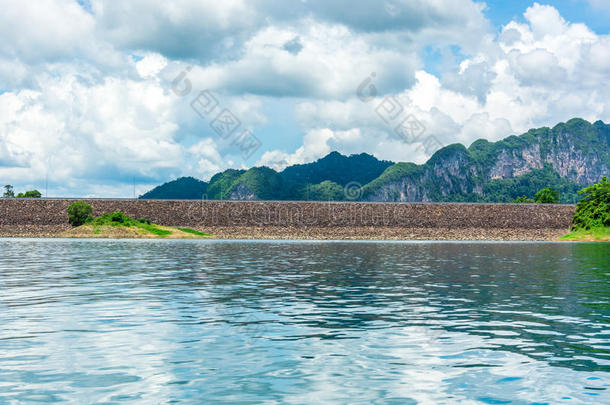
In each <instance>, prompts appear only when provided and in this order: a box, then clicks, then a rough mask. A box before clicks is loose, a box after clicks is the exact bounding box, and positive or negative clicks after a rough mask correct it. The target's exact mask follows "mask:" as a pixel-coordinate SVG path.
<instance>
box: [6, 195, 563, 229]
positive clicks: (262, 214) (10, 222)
mask: <svg viewBox="0 0 610 405" xmlns="http://www.w3.org/2000/svg"><path fill="white" fill-rule="evenodd" d="M74 201H76V200H69V199H0V228H1V229H7V228H10V227H14V226H58V227H66V226H67V225H68V217H67V208H68V206H69V205H70V204H71V203H72V202H74ZM80 201H85V202H87V203H89V204H91V205H92V206H93V208H94V215H100V214H102V213H106V212H113V211H123V212H125V213H126V214H127V215H129V216H132V217H134V218H136V219H137V218H141V217H145V218H148V219H150V220H151V221H153V222H155V223H158V224H161V225H167V226H185V227H198V228H205V227H213V228H216V227H241V228H243V227H257V228H260V227H276V228H278V227H282V228H291V229H298V228H347V227H356V228H363V227H383V228H384V229H387V228H409V229H418V228H439V229H465V228H479V229H532V230H535V229H547V230H548V229H551V230H567V229H568V228H569V227H570V221H571V218H572V215H573V214H574V211H575V206H573V205H561V204H557V205H555V204H549V205H543V204H469V203H442V204H437V203H364V202H288V201H196V200H195V201H185V200H86V199H85V200H80Z"/></svg>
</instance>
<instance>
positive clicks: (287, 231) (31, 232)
mask: <svg viewBox="0 0 610 405" xmlns="http://www.w3.org/2000/svg"><path fill="white" fill-rule="evenodd" d="M70 229H72V227H71V226H70V225H67V224H65V225H0V237H15V238H65V237H66V231H69V230H70ZM193 229H195V230H197V231H200V232H206V233H209V234H211V236H210V237H208V238H207V239H285V240H288V239H292V240H307V239H308V240H464V241H468V240H472V241H557V240H558V239H559V238H560V237H561V236H563V235H565V234H567V233H568V232H569V229H567V228H566V229H563V228H559V229H558V228H542V229H531V228H479V227H469V228H444V227H436V228H410V227H388V226H352V227H290V226H193ZM89 238H92V239H94V238H107V237H105V236H103V235H100V236H97V235H96V236H89ZM125 239H132V237H128V236H126V237H125ZM161 239H163V238H161Z"/></svg>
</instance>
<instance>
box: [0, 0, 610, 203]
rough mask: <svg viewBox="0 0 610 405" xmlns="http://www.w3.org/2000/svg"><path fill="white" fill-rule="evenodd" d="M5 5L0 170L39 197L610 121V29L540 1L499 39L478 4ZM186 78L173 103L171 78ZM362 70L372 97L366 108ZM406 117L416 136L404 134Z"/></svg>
mask: <svg viewBox="0 0 610 405" xmlns="http://www.w3.org/2000/svg"><path fill="white" fill-rule="evenodd" d="M590 3H591V4H592V5H594V6H597V7H603V4H605V3H603V2H596V1H595V0H590ZM602 3H603V4H602ZM5 4H6V7H4V11H3V13H2V14H0V34H2V37H3V39H4V41H3V42H2V44H0V177H1V178H2V179H3V181H5V182H9V183H12V184H15V185H17V186H19V185H20V184H21V185H23V187H25V185H28V187H29V186H30V185H33V186H36V184H38V185H40V183H41V181H42V180H41V179H44V178H45V177H47V176H48V177H49V181H50V182H51V184H50V188H51V189H52V190H54V192H52V193H51V194H53V193H54V194H55V195H57V194H58V193H64V194H69V195H100V194H104V193H110V194H107V195H112V194H113V195H131V192H132V190H131V189H132V182H133V181H134V180H135V181H136V182H137V183H138V184H139V186H138V187H141V188H139V189H138V192H139V193H140V192H144V191H146V190H145V189H142V187H148V186H151V185H154V184H156V183H159V182H161V181H166V180H170V179H172V178H175V177H177V176H181V175H196V176H198V177H200V178H203V179H207V178H209V176H211V175H212V174H214V173H215V172H217V171H220V170H224V169H226V168H228V167H242V168H243V167H246V166H251V165H252V164H253V163H254V162H255V161H256V163H257V164H267V165H270V166H273V167H275V168H278V169H280V168H282V167H284V166H286V165H288V164H294V163H303V162H308V161H312V160H315V159H317V158H319V157H322V156H323V155H325V154H327V153H328V152H330V151H332V150H339V151H341V152H343V153H361V152H368V153H372V154H374V155H376V156H377V157H379V158H383V159H390V160H394V161H416V162H418V163H422V162H424V161H425V160H426V159H427V158H428V157H429V155H430V153H431V151H430V150H426V148H425V147H424V146H425V141H424V139H427V138H426V137H433V138H434V139H435V140H436V141H438V143H439V145H447V144H450V143H454V142H462V143H465V144H469V143H471V142H472V141H474V140H476V139H477V138H487V139H490V140H497V139H500V138H502V137H504V136H507V135H509V134H511V133H520V132H523V131H525V130H527V129H529V128H531V127H536V126H542V125H552V124H554V123H556V122H559V121H565V120H567V119H569V118H572V117H574V116H581V117H583V118H586V119H589V120H596V119H604V120H610V90H609V88H608V86H607V84H606V83H607V82H608V79H609V77H610V36H608V35H599V34H596V33H595V32H593V31H591V30H590V29H589V28H588V27H587V26H586V25H584V24H581V23H572V22H570V21H569V18H566V16H562V15H560V14H559V12H558V11H557V9H555V8H554V7H552V6H548V5H541V4H538V3H534V4H533V5H532V6H531V7H529V8H527V9H526V10H524V14H523V16H524V19H523V20H522V21H510V22H508V23H507V24H506V25H504V26H503V27H501V29H500V30H499V33H498V34H497V35H496V34H495V33H494V29H493V28H492V27H490V24H489V22H488V21H487V20H486V19H485V16H484V5H483V4H482V3H475V2H474V1H471V0H457V1H456V0H451V1H449V0H434V1H423V0H384V1H382V2H379V1H376V0H370V1H369V0H363V1H358V2H353V1H349V2H348V1H347V0H345V1H343V0H338V1H332V2H328V1H322V0H319V1H318V0H308V1H307V2H304V1H295V2H292V3H290V6H286V4H285V3H284V2H282V3H278V2H276V1H271V0H253V1H245V0H228V1H223V2H214V1H211V0H204V1H201V0H197V1H196V0H172V1H166V2H152V3H151V2H149V1H144V0H129V1H122V2H116V1H111V0H91V1H90V2H88V3H87V5H86V6H82V5H80V4H79V3H78V2H76V1H73V0H41V1H39V2H36V3H32V2H23V1H14V0H7V1H6V2H5ZM430 47H431V48H433V49H438V50H440V52H441V53H444V54H450V55H451V56H452V57H451V58H447V60H446V61H445V62H444V63H443V65H442V66H441V67H440V68H439V69H438V71H430V69H427V68H426V66H427V63H429V60H426V53H425V52H424V50H425V49H428V48H430ZM187 68H188V72H189V73H188V76H187V78H186V80H187V81H188V85H189V86H190V92H189V94H188V96H182V97H181V96H179V95H177V94H176V93H175V92H174V91H172V82H173V80H174V78H176V76H177V75H178V74H179V73H180V72H182V71H185V69H187ZM367 78H368V79H370V82H368V84H366V86H365V88H366V89H368V90H370V89H371V88H373V89H374V90H375V92H374V93H375V94H371V98H370V99H367V100H366V101H362V99H361V98H360V97H358V95H357V89H358V88H359V86H360V85H361V84H362V83H363V81H364V80H366V79H367ZM370 86H373V87H370ZM204 89H209V90H211V91H212V92H213V94H214V95H215V97H216V98H217V99H218V101H219V107H218V108H219V109H222V108H227V109H229V110H230V111H231V112H232V113H234V114H235V116H237V117H238V119H239V120H240V123H241V125H242V127H241V128H244V129H245V128H248V129H252V130H254V131H255V133H256V134H257V136H259V137H261V138H262V140H263V141H264V142H263V144H264V150H260V151H259V152H258V154H257V155H256V156H254V157H253V158H252V160H251V161H247V160H244V158H243V156H240V151H239V150H238V149H236V147H235V145H234V144H231V142H230V141H229V142H226V141H224V142H223V140H222V139H220V138H219V137H218V135H217V134H216V133H215V132H214V131H213V129H212V128H211V127H210V120H211V119H212V118H213V117H202V116H200V115H198V114H197V113H196V112H195V111H193V109H192V108H191V106H190V103H191V101H192V99H193V98H194V97H195V96H196V94H198V92H199V91H201V90H204ZM386 97H392V99H393V100H398V102H400V104H401V106H402V107H401V108H402V110H401V115H400V116H399V117H398V116H397V118H396V120H390V121H391V122H389V121H388V120H384V119H383V118H382V117H381V116H380V114H379V112H380V110H379V106H380V104H381V103H383V102H384V100H386ZM270 105H271V106H277V105H281V106H282V108H281V109H273V108H270V107H269V106H270ZM407 116H412V117H415V119H416V120H417V121H418V122H419V123H421V125H422V128H423V136H424V138H419V139H416V140H413V139H411V140H409V141H406V140H405V138H404V137H401V136H400V135H398V134H397V132H396V126H397V125H398V124H399V122H400V119H403V118H405V117H407ZM399 118H400V119H399ZM278 122H282V123H288V124H282V125H281V126H280V127H281V129H279V130H278V129H277V128H275V127H274V125H278V124H277V123H278ZM240 130H241V129H240ZM280 145H281V146H280ZM109 190H110V191H109ZM112 190H114V191H112Z"/></svg>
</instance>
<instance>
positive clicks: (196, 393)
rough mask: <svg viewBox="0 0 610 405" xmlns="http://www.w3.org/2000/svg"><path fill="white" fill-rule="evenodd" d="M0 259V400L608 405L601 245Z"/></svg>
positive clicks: (56, 254)
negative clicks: (596, 403) (594, 403)
mask: <svg viewBox="0 0 610 405" xmlns="http://www.w3.org/2000/svg"><path fill="white" fill-rule="evenodd" d="M0 252H1V254H2V258H1V259H0V288H1V292H2V294H1V295H0V310H1V312H0V322H1V324H2V329H1V330H0V403H4V402H9V403H10V402H14V403H22V402H39V401H47V402H53V401H65V402H71V403H78V404H81V403H98V402H105V403H118V402H125V401H127V402H134V403H171V402H172V401H174V402H181V403H183V402H184V403H190V402H192V403H202V402H201V401H203V400H205V402H208V403H235V402H241V403H258V402H266V403H323V402H336V403H370V402H374V403H400V404H404V403H407V404H408V403H418V402H421V403H439V402H459V401H465V402H467V403H474V402H479V403H515V404H520V403H562V402H565V403H570V404H572V403H582V402H598V403H610V378H609V374H608V372H609V371H610V326H609V321H610V304H609V301H610V288H609V280H610V278H609V275H610V264H609V263H610V244H601V243H600V244H573V243H429V242H412V243H360V242H357V243H356V242H345V243H343V242H242V241H235V242H227V241H201V240H198V241H93V240H86V241H79V240H6V239H4V240H0Z"/></svg>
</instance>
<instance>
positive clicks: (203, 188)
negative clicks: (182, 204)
mask: <svg viewBox="0 0 610 405" xmlns="http://www.w3.org/2000/svg"><path fill="white" fill-rule="evenodd" d="M207 189H208V183H206V182H205V181H201V180H197V179H196V178H193V177H180V178H179V179H176V180H173V181H170V182H167V183H164V184H162V185H160V186H158V187H155V188H154V189H152V190H150V191H149V192H147V193H146V194H143V195H141V196H140V198H141V199H151V200H152V199H155V200H168V199H176V200H198V199H200V198H201V197H202V196H204V195H205V194H206V192H207Z"/></svg>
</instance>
